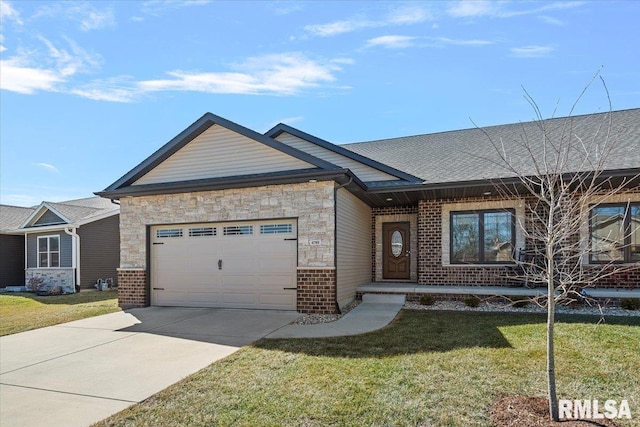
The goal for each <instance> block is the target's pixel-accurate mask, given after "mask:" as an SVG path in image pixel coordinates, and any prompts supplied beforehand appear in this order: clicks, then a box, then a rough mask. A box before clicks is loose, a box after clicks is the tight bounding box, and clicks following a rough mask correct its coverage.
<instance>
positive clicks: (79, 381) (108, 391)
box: [0, 307, 300, 427]
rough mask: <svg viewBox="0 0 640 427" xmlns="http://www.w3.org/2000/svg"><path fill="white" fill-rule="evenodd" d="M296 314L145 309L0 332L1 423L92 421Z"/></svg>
mask: <svg viewBox="0 0 640 427" xmlns="http://www.w3.org/2000/svg"><path fill="white" fill-rule="evenodd" d="M299 316H300V314H298V313H295V312H285V311H266V310H231V309H209V308H177V307H176V308H170V307H151V308H142V309H133V310H128V311H126V312H118V313H112V314H106V315H103V316H98V317H92V318H89V319H84V320H78V321H75V322H70V323H65V324H62V325H57V326H50V327H47V328H42V329H37V330H34V331H29V332H23V333H20V334H15V335H8V336H5V337H0V425H1V426H2V427H10V426H36V425H47V426H50V427H53V426H65V427H69V426H87V425H90V424H92V423H94V422H97V421H100V420H102V419H104V418H106V417H108V416H109V415H111V414H114V413H116V412H118V411H121V410H123V409H124V408H126V407H128V406H130V405H132V404H134V403H137V402H140V401H142V400H144V399H146V398H147V397H149V396H151V395H152V394H154V393H157V392H158V391H160V390H162V389H164V388H166V387H168V386H169V385H171V384H173V383H175V382H177V381H179V380H180V379H182V378H184V377H186V376H188V375H190V374H192V373H194V372H196V371H198V370H200V369H202V368H204V367H205V366H207V365H209V364H211V363H213V362H215V361H216V360H219V359H221V358H224V357H226V356H228V355H230V354H231V353H233V352H235V351H236V350H238V349H239V348H240V347H241V346H244V345H247V344H250V343H252V342H254V341H256V340H258V339H260V338H262V337H263V336H265V335H267V334H270V333H271V332H273V331H275V330H277V329H279V328H281V327H282V326H284V325H286V324H288V323H290V322H291V321H293V320H295V319H296V318H298V317H299Z"/></svg>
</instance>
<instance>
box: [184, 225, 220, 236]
mask: <svg viewBox="0 0 640 427" xmlns="http://www.w3.org/2000/svg"><path fill="white" fill-rule="evenodd" d="M217 235H218V233H217V230H216V228H215V227H195V228H190V229H189V237H206V236H217Z"/></svg>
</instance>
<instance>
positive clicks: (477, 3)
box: [448, 0, 498, 18]
mask: <svg viewBox="0 0 640 427" xmlns="http://www.w3.org/2000/svg"><path fill="white" fill-rule="evenodd" d="M448 12H449V15H451V16H453V17H455V18H467V17H470V16H487V15H493V14H495V13H497V12H498V7H497V6H496V4H495V3H493V2H490V1H483V0H473V1H471V0H463V1H459V2H458V3H457V4H456V5H455V6H451V7H450V8H449V10H448Z"/></svg>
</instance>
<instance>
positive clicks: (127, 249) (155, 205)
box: [120, 181, 335, 268]
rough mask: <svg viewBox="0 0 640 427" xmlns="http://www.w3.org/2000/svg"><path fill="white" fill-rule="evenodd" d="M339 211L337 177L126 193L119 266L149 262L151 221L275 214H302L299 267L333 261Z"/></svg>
mask: <svg viewBox="0 0 640 427" xmlns="http://www.w3.org/2000/svg"><path fill="white" fill-rule="evenodd" d="M334 217H335V213H334V183H333V181H322V182H314V183H311V182H309V183H302V184H286V185H270V186H263V187H255V188H235V189H228V190H219V191H201V192H194V193H178V194H166V195H158V196H141V197H130V198H122V200H121V202H120V242H121V249H120V267H122V268H131V267H134V268H145V267H146V259H147V253H146V233H147V226H151V225H162V224H172V223H183V224H185V223H201V222H223V221H239V220H261V219H271V218H297V219H298V266H299V267H334V261H335V259H334V248H335V242H334V235H335V232H334V230H335V220H334ZM312 243H313V244H312Z"/></svg>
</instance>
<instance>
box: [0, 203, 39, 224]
mask: <svg viewBox="0 0 640 427" xmlns="http://www.w3.org/2000/svg"><path fill="white" fill-rule="evenodd" d="M33 211H35V208H25V207H21V206H10V205H0V230H14V229H16V228H18V227H20V226H21V225H22V223H23V222H24V221H25V220H26V219H27V218H29V215H31V214H32V213H33Z"/></svg>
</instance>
